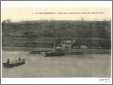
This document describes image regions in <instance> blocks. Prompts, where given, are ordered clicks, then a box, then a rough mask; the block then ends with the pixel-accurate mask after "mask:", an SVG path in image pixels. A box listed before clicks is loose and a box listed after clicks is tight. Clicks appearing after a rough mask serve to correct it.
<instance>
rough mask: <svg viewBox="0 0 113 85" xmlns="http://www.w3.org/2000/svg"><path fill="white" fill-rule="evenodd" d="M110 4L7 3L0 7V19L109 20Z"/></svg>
mask: <svg viewBox="0 0 113 85" xmlns="http://www.w3.org/2000/svg"><path fill="white" fill-rule="evenodd" d="M111 18H112V6H111V4H107V5H106V4H105V3H101V4H99V3H98V4H96V3H75V2H74V3H65V2H62V3H57V4H56V3H44V2H41V3H39V2H36V3H23V2H21V3H19V2H15V3H7V2H3V3H2V7H1V21H3V20H7V19H10V20H11V21H23V20H25V21H26V20H81V19H84V20H111Z"/></svg>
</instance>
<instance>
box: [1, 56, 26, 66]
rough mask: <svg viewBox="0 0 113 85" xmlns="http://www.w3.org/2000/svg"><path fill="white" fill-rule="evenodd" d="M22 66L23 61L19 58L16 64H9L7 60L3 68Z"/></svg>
mask: <svg viewBox="0 0 113 85" xmlns="http://www.w3.org/2000/svg"><path fill="white" fill-rule="evenodd" d="M22 64H25V59H20V58H19V60H18V62H15V63H11V62H9V59H8V60H7V62H5V63H3V66H4V67H7V68H11V67H15V66H19V65H22Z"/></svg>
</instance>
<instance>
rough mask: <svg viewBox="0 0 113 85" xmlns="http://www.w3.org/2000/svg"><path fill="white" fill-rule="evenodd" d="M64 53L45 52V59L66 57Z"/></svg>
mask: <svg viewBox="0 0 113 85" xmlns="http://www.w3.org/2000/svg"><path fill="white" fill-rule="evenodd" d="M64 55H65V54H64V52H62V51H50V52H45V57H49V56H64Z"/></svg>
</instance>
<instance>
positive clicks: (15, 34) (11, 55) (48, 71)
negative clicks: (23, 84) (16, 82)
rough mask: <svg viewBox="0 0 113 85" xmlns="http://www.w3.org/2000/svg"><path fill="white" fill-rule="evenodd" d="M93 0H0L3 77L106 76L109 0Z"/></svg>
mask: <svg viewBox="0 0 113 85" xmlns="http://www.w3.org/2000/svg"><path fill="white" fill-rule="evenodd" d="M95 2H96V1H95ZM96 3H98V2H96ZM96 3H91V4H90V3H89V2H85V3H80V2H77V1H74V2H57V3H54V2H50V3H48V2H47V3H45V2H39V1H34V2H32V3H31V2H28V3H27V2H26V3H24V2H22V1H21V2H16V1H15V2H14V1H12V2H11V1H9V2H8V1H3V2H2V6H1V15H2V16H1V24H2V30H1V33H2V46H1V50H2V51H1V52H2V53H1V61H2V63H1V66H2V69H1V71H2V78H81V77H82V78H111V75H112V68H111V66H112V52H111V49H112V48H111V45H112V43H111V41H112V40H111V37H112V36H111V35H112V31H111V25H112V4H111V3H112V2H109V1H108V3H106V4H96Z"/></svg>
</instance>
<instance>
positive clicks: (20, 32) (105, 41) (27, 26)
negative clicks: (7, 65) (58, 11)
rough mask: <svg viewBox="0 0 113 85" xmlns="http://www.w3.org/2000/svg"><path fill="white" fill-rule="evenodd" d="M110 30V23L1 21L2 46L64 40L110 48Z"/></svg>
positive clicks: (34, 44)
mask: <svg viewBox="0 0 113 85" xmlns="http://www.w3.org/2000/svg"><path fill="white" fill-rule="evenodd" d="M110 28H111V21H63V20H61V21H47V20H43V21H21V22H11V21H3V23H2V34H3V46H4V47H5V46H13V45H14V46H17V47H18V46H25V45H26V44H28V43H30V44H31V43H32V45H33V46H34V47H35V46H36V44H37V41H39V40H43V41H44V39H61V38H65V39H74V40H78V44H87V45H88V46H92V44H94V45H95V46H101V47H103V48H110V47H111V43H110V42H111V37H110V36H111V29H110ZM46 41H47V40H45V42H46ZM49 41H50V40H49ZM17 43H18V44H17ZM23 43H24V44H23ZM32 45H28V46H32Z"/></svg>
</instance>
